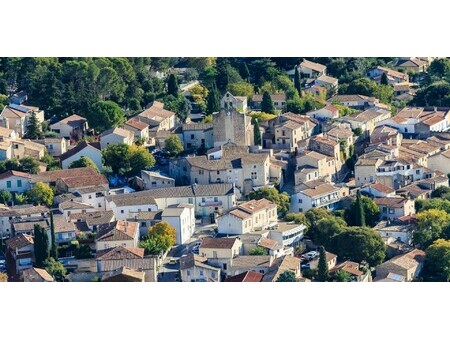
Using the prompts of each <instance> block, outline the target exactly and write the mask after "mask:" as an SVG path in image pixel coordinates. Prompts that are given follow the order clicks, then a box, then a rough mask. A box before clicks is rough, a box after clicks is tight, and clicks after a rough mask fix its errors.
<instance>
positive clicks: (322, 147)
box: [308, 134, 341, 170]
mask: <svg viewBox="0 0 450 338" xmlns="http://www.w3.org/2000/svg"><path fill="white" fill-rule="evenodd" d="M308 149H309V150H311V151H315V152H318V153H321V154H324V155H326V156H329V157H332V158H334V159H335V160H336V165H337V167H338V168H337V170H340V164H341V161H340V150H341V147H340V144H339V142H338V141H336V140H333V139H329V138H326V137H324V136H323V134H320V135H315V136H313V137H311V138H310V140H309V144H308Z"/></svg>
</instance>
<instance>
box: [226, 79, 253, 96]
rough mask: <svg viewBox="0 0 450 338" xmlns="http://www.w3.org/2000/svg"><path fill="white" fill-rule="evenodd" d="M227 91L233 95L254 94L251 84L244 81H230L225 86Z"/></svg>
mask: <svg viewBox="0 0 450 338" xmlns="http://www.w3.org/2000/svg"><path fill="white" fill-rule="evenodd" d="M227 89H228V91H229V92H230V93H231V94H233V95H235V96H246V97H251V96H252V95H253V94H255V91H254V89H253V86H252V85H251V84H250V83H248V82H245V81H242V82H236V83H230V84H229V85H228V87H227Z"/></svg>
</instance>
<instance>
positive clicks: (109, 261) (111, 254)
mask: <svg viewBox="0 0 450 338" xmlns="http://www.w3.org/2000/svg"><path fill="white" fill-rule="evenodd" d="M96 261H97V272H98V273H101V274H102V275H105V274H106V273H108V272H112V271H116V270H117V269H121V268H128V269H132V270H135V271H140V272H145V275H144V281H145V282H156V281H157V278H156V276H157V271H156V269H157V260H156V258H155V257H153V256H148V257H147V256H144V249H142V248H136V247H134V248H130V247H123V246H116V247H113V248H111V247H110V248H106V249H104V250H100V251H97V255H96Z"/></svg>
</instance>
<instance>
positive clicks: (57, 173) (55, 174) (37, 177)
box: [30, 167, 98, 187]
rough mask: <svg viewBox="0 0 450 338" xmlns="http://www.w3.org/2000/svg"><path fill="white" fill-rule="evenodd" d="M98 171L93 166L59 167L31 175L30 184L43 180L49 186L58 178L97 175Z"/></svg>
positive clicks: (54, 183) (53, 184) (54, 184)
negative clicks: (58, 168)
mask: <svg viewBox="0 0 450 338" xmlns="http://www.w3.org/2000/svg"><path fill="white" fill-rule="evenodd" d="M97 174H98V172H97V170H95V169H94V168H89V167H87V168H74V169H60V170H52V171H45V172H41V173H38V174H34V175H31V181H30V184H31V186H33V185H34V184H36V183H37V182H43V183H46V184H48V185H50V186H53V187H54V186H56V182H57V181H58V180H59V179H63V178H69V177H84V176H92V175H97Z"/></svg>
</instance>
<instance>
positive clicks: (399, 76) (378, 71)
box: [367, 66, 409, 86]
mask: <svg viewBox="0 0 450 338" xmlns="http://www.w3.org/2000/svg"><path fill="white" fill-rule="evenodd" d="M383 74H386V76H387V80H388V83H389V85H391V86H394V85H395V84H396V83H403V82H409V76H408V74H405V73H402V72H397V71H395V70H393V69H390V68H386V67H381V66H377V67H373V68H371V69H369V71H368V72H367V77H369V78H370V79H372V80H374V81H376V82H378V83H380V81H381V77H382V75H383Z"/></svg>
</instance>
